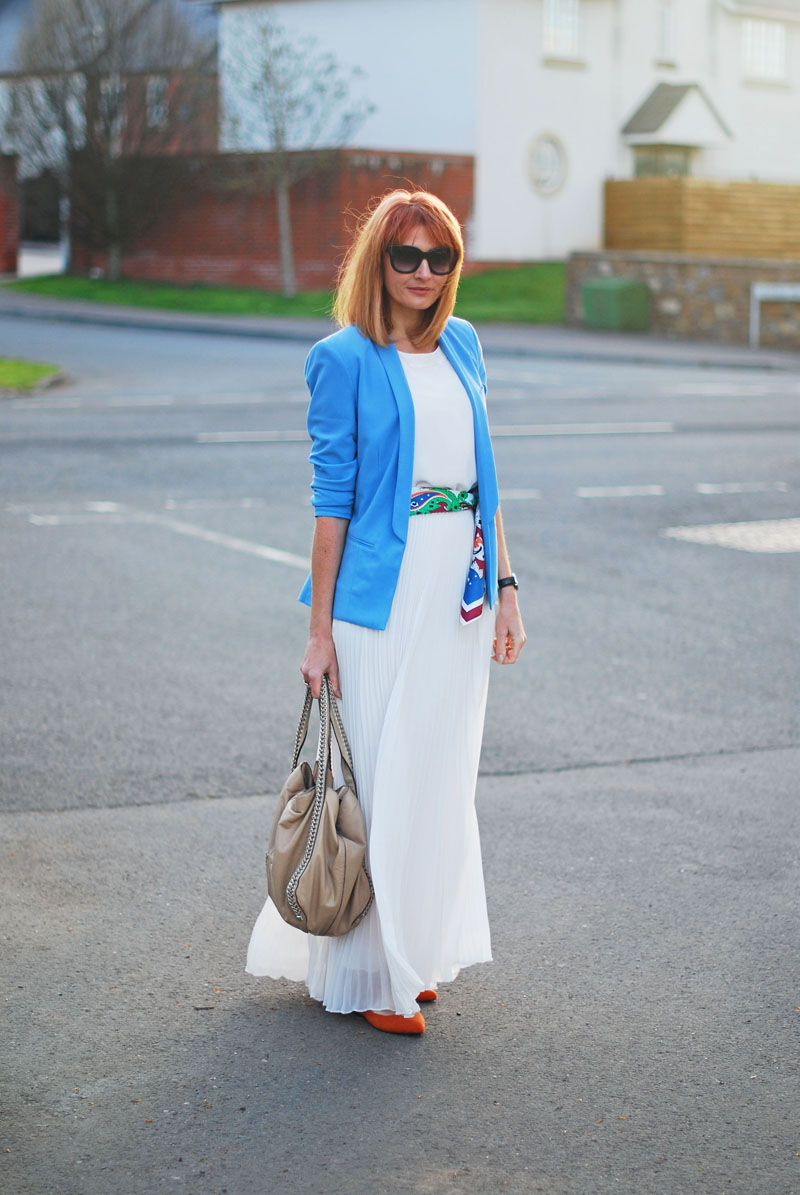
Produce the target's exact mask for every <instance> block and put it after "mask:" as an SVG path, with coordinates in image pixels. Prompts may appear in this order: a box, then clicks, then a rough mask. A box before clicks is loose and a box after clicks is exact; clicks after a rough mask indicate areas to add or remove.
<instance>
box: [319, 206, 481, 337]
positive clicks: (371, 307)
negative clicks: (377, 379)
mask: <svg viewBox="0 0 800 1195" xmlns="http://www.w3.org/2000/svg"><path fill="white" fill-rule="evenodd" d="M420 227H421V228H424V229H425V231H426V232H428V233H429V234H430V236H431V238H432V240H433V241H434V243H435V244H436V246H437V247H438V246H440V245H441V246H443V247H446V248H448V249H453V250H454V251H455V252H456V254H457V262H456V268H455V269H454V270H453V272H452V274H449V275H448V276H447V281H446V282H445V285H444V288H443V290H442V293H441V294H440V295H439V298H438V299H437V300H436V302H435V303H434V304H432V306H431V307H429V308H427V310H425V311H422V312H420V321H419V328H418V330H417V332H416V333H415V335H414V336H413V337H412V340H413V343H414V345H415V346H416V347H417V348H419V349H430V348H433V347H434V345H435V344H436V341H437V340H438V339H439V336H440V335H441V333H442V331H443V329H444V326H445V324H446V323H447V321H448V319H449V318H450V316H451V315H452V314H453V308H454V307H455V303H456V291H457V290H458V281H459V278H460V277H461V266H462V263H463V261H464V240H463V237H462V235H461V228H460V226H459V223H458V220H456V218H455V216H454V215H453V213H452V212H451V211H450V209H449V207H448V206H447V204H445V203H443V202H442V200H441V199H439V198H438V196H436V195H432V194H431V193H430V192H429V191H390V192H389V194H388V195H384V196H383V198H382V199H380V200H378V201H377V202H376V203H374V204H373V205H372V206H371V207H370V208H368V209H367V211H366V212H365V213H364V215H363V217H362V218H361V221H360V223H359V227H358V231H357V232H356V236H355V239H354V240H353V243H352V244H351V246H350V248H349V250H348V252H347V255H346V257H345V259H344V263H343V265H342V268H341V270H340V272H339V281H338V285H337V288H336V296H335V298H334V302H333V315H334V318H335V319H336V320H337V321H338V322H339V323H340V324H341V326H342V327H343V328H344V327H347V326H348V325H350V324H355V325H356V327H357V328H358V329H359V331H360V332H362V333H363V335H364V336H368V337H369V339H370V340H374V341H375V343H376V344H380V345H387V344H388V343H389V341H390V339H391V326H390V324H389V303H388V296H387V294H386V288H385V287H384V284H383V271H384V261H385V254H386V248H387V246H388V245H392V244H404V243H406V242H407V240H408V238H409V235H410V234H411V233H413V231H414V230H415V229H417V228H420Z"/></svg>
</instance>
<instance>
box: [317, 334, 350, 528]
mask: <svg viewBox="0 0 800 1195" xmlns="http://www.w3.org/2000/svg"><path fill="white" fill-rule="evenodd" d="M356 369H357V367H356V363H355V361H352V362H347V361H345V360H344V359H343V358H342V356H341V355H340V354H339V353H338V352H336V350H335V349H334V347H333V346H332V345H331V344H330V342H329V341H327V340H321V341H319V343H318V344H315V345H314V347H313V349H312V350H311V352H310V353H309V354H308V358H307V359H306V369H305V374H306V382H307V384H308V389H309V391H310V393H311V401H310V402H309V405H308V417H307V420H306V426H307V427H308V434H309V435H310V437H311V442H312V447H311V455H310V457H309V460H310V461H311V464H312V466H313V469H314V474H313V477H312V479H311V504H312V506H313V507H314V514H315V515H316V516H317V517H319V516H320V515H330V516H333V517H334V518H339V519H349V518H350V517H351V515H352V513H353V501H354V498H355V488H356V474H357V473H358V458H357V450H358V449H357V445H358V439H357V415H356V394H357V380H356Z"/></svg>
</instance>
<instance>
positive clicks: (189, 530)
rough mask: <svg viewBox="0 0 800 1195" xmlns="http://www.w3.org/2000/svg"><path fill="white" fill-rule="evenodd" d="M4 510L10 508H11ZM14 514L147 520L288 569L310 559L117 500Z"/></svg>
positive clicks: (60, 519) (38, 522)
mask: <svg viewBox="0 0 800 1195" xmlns="http://www.w3.org/2000/svg"><path fill="white" fill-rule="evenodd" d="M6 509H8V510H11V509H12V508H11V507H7V508H6ZM13 510H14V513H22V514H27V516H28V522H30V523H32V524H33V525H34V526H36V527H60V526H70V525H77V524H81V523H84V524H86V523H94V524H97V523H98V522H102V523H107V524H110V523H114V524H117V523H128V524H130V523H148V524H150V525H151V526H154V527H164V528H166V529H167V530H168V531H172V532H174V533H175V534H176V535H188V536H191V537H192V538H193V539H200V540H203V541H204V542H205V543H208V544H215V545H216V546H217V547H220V548H229V549H230V550H231V551H234V552H244V553H246V554H247V555H249V556H257V557H259V558H260V559H261V560H271V561H272V562H273V563H275V564H286V565H288V566H289V567H290V568H297V569H301V570H302V571H303V572H308V570H309V568H310V567H311V561H310V560H309V559H308V557H306V556H297V555H295V553H294V552H285V551H284V550H283V549H282V548H273V547H271V546H270V545H269V544H258V543H254V542H253V541H252V540H248V539H241V538H240V537H239V536H236V535H226V534H225V533H224V532H222V531H212V530H211V529H210V528H208V527H199V526H198V525H197V524H196V523H186V522H183V520H181V519H172V518H169V516H167V515H161V514H155V513H154V512H151V511H146V510H138V509H136V508H134V507H126V506H123V505H121V504H119V503H117V502H85V503H84V504H83V509H82V510H80V511H63V512H61V513H60V514H39V513H37V512H36V511H32V510H30V509H29V508H25V507H21V506H17V507H14V508H13Z"/></svg>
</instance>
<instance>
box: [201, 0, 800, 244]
mask: <svg viewBox="0 0 800 1195" xmlns="http://www.w3.org/2000/svg"><path fill="white" fill-rule="evenodd" d="M265 11H268V12H269V13H271V14H272V16H273V17H274V18H275V20H277V21H278V22H279V23H280V24H281V25H282V26H283V27H284V28H285V29H286V31H287V33H288V34H289V36H290V37H291V38H292V39H295V38H297V39H301V38H305V37H314V38H316V39H317V41H318V43H319V45H320V47H321V48H324V49H325V50H327V51H330V52H331V53H332V54H333V55H334V56H335V57H336V59H337V60H338V61H339V62H340V63H341V64H342V65H344V66H353V67H359V68H361V70H362V71H363V76H362V77H361V79H360V80H359V82H358V87H359V88H360V89H361V91H362V92H363V95H364V97H365V98H366V99H368V100H369V101H371V102H372V103H373V104H374V105H375V111H374V113H373V115H372V116H370V117H369V119H368V120H367V121H366V122H365V123H364V124H363V125H362V127H361V128H360V129H359V131H358V134H357V137H356V144H357V146H358V147H362V148H365V149H367V148H368V149H380V150H390V151H391V150H394V151H411V152H414V151H416V152H419V151H425V152H429V153H433V154H435V153H468V154H472V155H474V158H475V192H474V194H475V201H474V213H473V219H472V223H471V227H470V229H469V236H470V253H471V255H472V257H473V258H475V259H476V260H484V261H491V260H530V259H538V258H546V257H562V256H564V255H565V254H567V253H568V252H570V251H571V250H573V249H579V248H581V249H590V248H598V247H600V245H601V239H602V183H603V181H604V180H605V179H606V178H609V177H616V178H630V177H633V176H634V175H636V174H664V173H679V174H687V173H691V174H694V175H697V176H701V177H706V178H714V179H757V180H761V181H776V182H800V0H220V4H219V12H220V61H219V66H220V85H221V89H222V102H223V112H227V114H228V115H229V116H231V115H232V114H235V113H236V112H237V111H241V105H242V104H244V103H246V98H245V96H244V94H243V92H242V90H241V88H240V86H239V84H238V82H237V71H236V62H237V57H238V56H239V54H240V53H241V47H242V46H243V45H244V44H245V43H246V41H247V40H248V39H251V38H252V37H253V36H254V31H255V23H256V17H257V14H258V13H260V12H265ZM228 127H229V129H230V128H231V127H232V126H231V125H229V126H228ZM240 127H244V122H240ZM223 136H225V134H223ZM228 138H229V139H228V142H227V144H223V148H232V147H233V144H234V140H233V137H232V134H230V132H229V134H228ZM239 144H240V145H241V142H239ZM264 147H265V146H264V143H261V144H259V142H258V139H257V138H256V137H253V136H251V138H250V141H249V143H248V144H247V145H246V146H245V148H252V149H257V148H264Z"/></svg>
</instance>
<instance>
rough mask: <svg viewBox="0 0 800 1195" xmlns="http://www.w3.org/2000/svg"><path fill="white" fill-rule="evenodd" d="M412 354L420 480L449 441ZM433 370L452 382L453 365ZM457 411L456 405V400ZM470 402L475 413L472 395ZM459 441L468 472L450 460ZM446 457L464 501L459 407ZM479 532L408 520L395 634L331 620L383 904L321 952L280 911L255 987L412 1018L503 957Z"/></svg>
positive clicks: (317, 942)
mask: <svg viewBox="0 0 800 1195" xmlns="http://www.w3.org/2000/svg"><path fill="white" fill-rule="evenodd" d="M405 356H406V355H405V354H403V355H402V357H403V364H404V367H406V368H407V374H408V377H409V384H410V387H411V391H412V395H413V397H414V402H415V416H416V444H417V448H418V450H419V456H418V453H417V451H415V473H416V463H417V461H418V460H419V461H420V463H422V462H423V461H426V462H427V463H428V464H430V461H431V453H433V454H434V465H435V443H432V441H431V435H432V434H433V435H434V436H438V430H437V431H434V429H435V428H436V425H437V421H439V422H440V420H441V409H440V404H439V403H437V404H436V417H435V418H434V419H431V420H427V419H426V417H425V415H426V410H428V411H431V412H433V404H432V403H431V400H430V399H428V398H425V399H424V400H423V399H421V397H420V395H421V393H422V394H423V395H424V394H425V393H426V389H425V386H424V385H423V386H422V387H420V386H416V385H415V378H416V377H417V375H418V373H419V371H420V370H426V380H427V384H428V388H430V379H431V378H432V376H433V371H432V368H431V366H432V363H431V362H430V359H429V358H427V359H425V360H424V362H423V363H422V364H420V365H418V364H417V363H416V362H412V363H411V364H410V365H407V362H406V360H405ZM431 357H433V354H431ZM442 360H443V361H444V367H445V369H447V370H449V366H448V365H447V363H446V358H444V357H443V355H442ZM435 369H436V371H437V372H438V373H440V376H441V370H442V365H441V362H439V363H438V364H437V365H436V366H435ZM451 372H452V371H451ZM453 377H455V375H454V374H453ZM456 380H457V379H456ZM447 385H448V386H449V385H450V382H449V379H448V383H447ZM459 385H460V384H459ZM422 401H425V403H426V408H425V409H423V408H422V406H421V402H422ZM448 401H450V402H452V403H456V402H457V401H458V395H457V393H456V392H452V393H451V395H450V398H449V400H448ZM460 401H462V402H463V407H464V408H466V409H467V412H468V400H467V398H466V395H465V394H464V393H463V390H461V399H460ZM454 437H455V439H456V440H458V441H461V448H460V451H461V453H462V456H463V457H464V458H465V459H464V460H463V463H462V465H458V459H459V458H458V454H456V456H455V457H454V456H453V452H452V449H453V443H454ZM440 442H441V441H440ZM447 443H448V457H449V460H448V463H449V464H450V465H451V468H452V469H454V470H456V471H457V472H458V477H454V478H445V477H439V476H433V477H428V478H426V479H425V480H428V481H431V482H433V483H436V484H442V485H449V484H450V483H451V482H453V483H459V484H460V485H461V486H463V488H468V486H469V484H471V482H470V480H469V478H470V474H471V475H472V477H473V479H474V446H473V442H472V428H471V417H469V416H468V417H467V420H465V418H464V411H463V409H461V408H458V409H456V410H455V412H454V418H453V420H452V422H451V423H450V424H449V435H448V439H447ZM426 472H427V469H426ZM473 529H474V519H473V515H472V512H471V511H458V512H449V513H446V514H445V513H440V514H429V515H421V516H418V517H414V518H412V519H410V521H409V533H408V541H407V544H406V550H405V554H404V556H403V563H402V566H401V569H400V576H399V579H398V585H397V590H396V593H395V597H394V602H393V605H392V611H391V614H390V617H389V621H388V624H387V626H386V629H385V630H383V631H377V630H372V629H370V628H368V627H361V626H356V625H354V624H352V623H346V622H341V621H338V620H337V621H335V622H334V626H333V635H334V642H335V644H336V653H337V657H338V661H339V670H340V679H341V687H342V700H341V702H340V708H341V712H342V718H343V721H344V725H345V728H346V731H347V735H348V738H349V740H350V746H351V749H352V752H353V760H354V764H355V775H356V784H357V788H358V796H359V800H360V802H361V805H362V808H363V810H364V816H365V819H366V823H367V830H368V840H369V868H370V873H371V875H372V881H373V885H374V888H375V901H374V903H373V906H372V908H371V910H370V912H369V913H368V915H367V916H366V917H365V918H364V920H363V921H362V922H361V923H360V924H359V925H357V926H356V927H355V929H353V930H351V931H350V933H348V934H345V935H343V936H342V937H339V938H314V937H309V936H307V935H305V934H302V933H300V932H299V931H298V930H296V929H293V928H292V927H291V926H289V925H287V924H286V923H285V922H284V921H283V920H282V919H281V918H280V916H279V915H278V913H277V911H276V910H275V908H274V906H273V905H272V903H271V902H270V901H269V900H268V901H267V903H266V905H265V906H264V908H263V910H262V912H261V914H260V916H259V918H258V920H257V921H256V924H255V926H254V929H253V933H252V936H251V940H250V947H249V950H248V957H247V970H248V971H249V972H250V973H251V974H254V975H269V976H272V977H273V978H278V977H281V976H282V977H285V978H289V979H296V980H305V981H306V983H307V985H308V990H309V993H310V994H311V996H312V997H313V998H314V999H317V1000H320V1001H321V1002H322V1003H323V1005H324V1006H325V1008H326V1009H327V1010H328V1011H329V1012H341V1013H348V1012H354V1011H365V1010H367V1009H373V1010H375V1011H391V1012H396V1013H399V1014H401V1015H403V1016H411V1015H413V1013H415V1012H416V1011H417V1010H418V1007H419V1005H418V1004H417V999H416V997H417V995H418V993H419V992H421V991H422V990H423V989H425V988H435V987H438V986H439V985H440V984H441V983H443V982H447V981H449V980H452V979H454V978H455V977H456V975H457V974H458V972H459V970H460V969H461V968H462V967H466V966H469V965H470V964H472V963H479V962H487V961H489V960H490V959H491V942H490V934H489V923H488V917H487V912H486V896H485V890H484V882H483V870H482V865H481V852H480V839H479V833H478V823H477V818H476V814H475V786H476V781H477V772H478V762H479V758H480V748H481V738H482V735H483V723H484V714H485V709H486V696H487V689H488V680H489V663H490V658H491V650H492V639H493V631H494V626H493V624H494V619H493V616H492V613H491V611H490V610H489V609H488V607H487V608H486V609H485V610H484V613H483V615H482V616H481V617H480V618H478V619H477V620H475V621H474V622H472V623H470V624H467V625H464V624H463V623H462V622H461V620H460V604H461V596H462V592H463V588H464V579H465V577H466V571H467V568H468V566H469V560H470V555H471V551H472V540H473Z"/></svg>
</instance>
